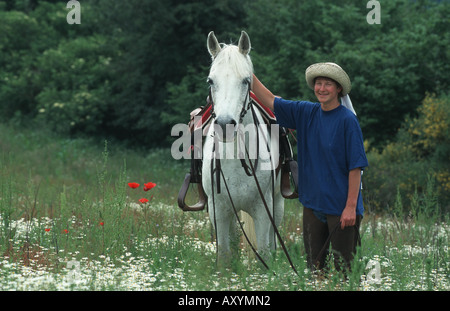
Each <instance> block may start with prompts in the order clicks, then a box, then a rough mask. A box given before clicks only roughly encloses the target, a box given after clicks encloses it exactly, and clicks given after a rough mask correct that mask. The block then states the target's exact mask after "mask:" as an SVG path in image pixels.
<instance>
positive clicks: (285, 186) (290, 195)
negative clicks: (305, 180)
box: [280, 160, 298, 199]
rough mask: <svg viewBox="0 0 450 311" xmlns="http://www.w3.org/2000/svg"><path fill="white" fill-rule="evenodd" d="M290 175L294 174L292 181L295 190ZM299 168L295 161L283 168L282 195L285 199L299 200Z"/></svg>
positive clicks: (283, 165)
mask: <svg viewBox="0 0 450 311" xmlns="http://www.w3.org/2000/svg"><path fill="white" fill-rule="evenodd" d="M289 173H291V174H292V179H293V181H294V187H295V189H294V190H291V178H290V176H289ZM297 177H298V166H297V162H296V161H294V160H290V161H287V162H285V163H283V164H282V166H281V185H280V188H281V195H282V196H283V198H285V199H295V198H298V193H297V185H298V178H297Z"/></svg>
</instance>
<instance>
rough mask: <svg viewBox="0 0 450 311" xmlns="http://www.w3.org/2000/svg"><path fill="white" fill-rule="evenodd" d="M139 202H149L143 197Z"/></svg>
mask: <svg viewBox="0 0 450 311" xmlns="http://www.w3.org/2000/svg"><path fill="white" fill-rule="evenodd" d="M139 202H141V203H142V204H145V203H147V202H148V199H146V198H142V199H139Z"/></svg>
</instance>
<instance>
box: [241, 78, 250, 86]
mask: <svg viewBox="0 0 450 311" xmlns="http://www.w3.org/2000/svg"><path fill="white" fill-rule="evenodd" d="M250 82H251V80H250V78H245V79H244V80H242V84H244V85H248V84H250Z"/></svg>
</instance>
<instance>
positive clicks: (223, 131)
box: [214, 116, 237, 140]
mask: <svg viewBox="0 0 450 311" xmlns="http://www.w3.org/2000/svg"><path fill="white" fill-rule="evenodd" d="M214 124H215V125H218V127H216V126H215V130H216V134H218V135H219V136H220V138H221V139H222V140H227V138H232V137H234V133H235V130H236V125H237V122H236V120H234V119H233V118H228V117H223V116H221V117H218V118H217V119H216V120H215V121H214Z"/></svg>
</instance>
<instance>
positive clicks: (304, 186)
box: [274, 97, 368, 215]
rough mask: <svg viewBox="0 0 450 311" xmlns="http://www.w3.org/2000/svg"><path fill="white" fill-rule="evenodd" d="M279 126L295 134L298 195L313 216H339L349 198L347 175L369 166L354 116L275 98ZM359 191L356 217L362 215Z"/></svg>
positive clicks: (314, 104)
mask: <svg viewBox="0 0 450 311" xmlns="http://www.w3.org/2000/svg"><path fill="white" fill-rule="evenodd" d="M274 112H275V116H276V118H277V121H278V123H279V124H280V125H281V126H284V127H288V128H291V129H296V130H297V152H298V160H297V161H298V194H299V200H300V202H301V203H302V204H303V205H304V206H306V207H308V208H311V209H313V210H314V211H316V212H319V213H324V214H328V215H341V214H342V211H343V210H344V208H345V204H346V202H347V195H348V174H349V171H350V170H352V169H354V168H358V167H359V168H361V169H363V168H364V167H366V166H368V162H367V158H366V153H365V151H364V144H363V136H362V132H361V128H360V126H359V122H358V119H357V118H356V116H355V115H354V114H353V113H352V112H351V111H350V110H348V109H347V108H345V107H344V106H342V105H340V106H339V107H337V108H336V109H333V110H331V111H323V110H322V108H321V106H320V104H319V103H311V102H307V101H289V100H285V99H282V98H278V97H276V98H275V102H274ZM363 212H364V207H363V202H362V196H361V190H360V193H359V196H358V204H357V207H356V214H357V215H363Z"/></svg>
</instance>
